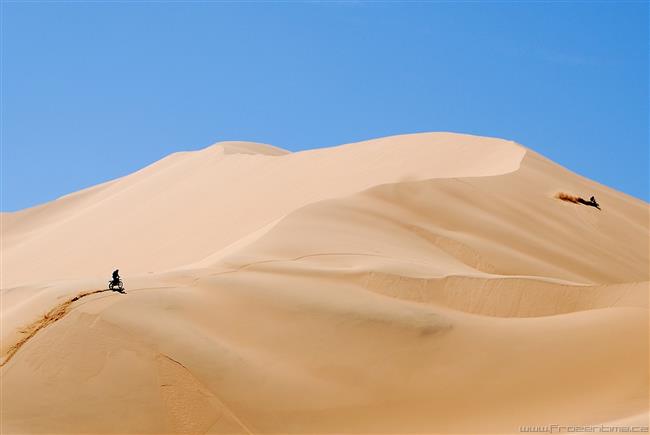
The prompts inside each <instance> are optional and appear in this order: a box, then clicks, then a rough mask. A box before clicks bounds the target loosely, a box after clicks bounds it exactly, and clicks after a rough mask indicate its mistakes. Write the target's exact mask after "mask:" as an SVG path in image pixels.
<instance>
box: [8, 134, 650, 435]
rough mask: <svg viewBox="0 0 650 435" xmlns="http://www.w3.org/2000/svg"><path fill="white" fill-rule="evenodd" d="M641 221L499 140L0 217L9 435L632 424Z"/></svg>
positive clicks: (378, 145) (248, 168)
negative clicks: (112, 285)
mask: <svg viewBox="0 0 650 435" xmlns="http://www.w3.org/2000/svg"><path fill="white" fill-rule="evenodd" d="M560 194H563V195H569V196H567V197H576V198H577V197H582V198H589V197H590V196H591V195H594V196H595V197H596V198H597V200H598V202H599V203H600V207H601V210H598V209H596V208H594V207H589V206H585V205H584V204H581V203H576V202H572V201H567V200H562V199H560V196H561V195H560ZM649 217H650V209H649V207H648V204H647V203H645V202H643V201H640V200H638V199H635V198H632V197H630V196H628V195H625V194H623V193H621V192H618V191H616V190H613V189H610V188H608V187H606V186H603V185H601V184H598V183H596V182H593V181H591V180H588V179H586V178H584V177H581V176H579V175H577V174H574V173H572V172H570V171H569V170H567V169H565V168H563V167H561V166H559V165H557V164H555V163H554V162H552V161H550V160H548V159H546V158H544V157H542V156H541V155H539V154H537V153H535V152H534V151H532V150H529V149H527V148H525V147H523V146H521V145H519V144H516V143H514V142H511V141H506V140H501V139H493V138H484V137H477V136H469V135H459V134H452V133H422V134H414V135H402V136H393V137H387V138H381V139H375V140H370V141H365V142H359V143H353V144H347V145H342V146H337V147H332V148H325V149H318V150H310V151H303V152H299V153H290V152H288V151H285V150H282V149H280V148H276V147H272V146H270V145H264V144H255V143H247V142H224V143H218V144H215V145H213V146H211V147H208V148H206V149H204V150H201V151H195V152H183V153H176V154H172V155H170V156H168V157H166V158H164V159H162V160H161V161H159V162H156V163H154V164H153V165H150V166H148V167H146V168H144V169H142V170H140V171H138V172H136V173H134V174H131V175H128V176H126V177H123V178H120V179H117V180H113V181H110V182H108V183H104V184H102V185H98V186H95V187H92V188H89V189H85V190H82V191H80V192H77V193H74V194H71V195H67V196H64V197H62V198H59V199H58V200H55V201H52V202H50V203H47V204H44V205H41V206H38V207H34V208H31V209H26V210H22V211H19V212H15V213H2V215H1V219H2V233H1V236H2V240H1V242H2V243H1V245H2V246H1V248H2V250H1V255H2V259H1V260H2V270H1V272H2V274H1V275H2V276H1V277H0V292H1V293H0V294H1V296H2V304H1V307H0V308H1V309H0V314H1V316H2V318H1V320H2V331H1V334H0V338H1V339H2V343H1V345H0V352H1V354H2V359H1V364H2V367H1V368H0V375H1V387H2V403H1V404H0V407H1V409H0V411H1V417H2V418H1V422H0V430H1V432H2V433H224V434H225V433H228V434H230V433H242V434H246V433H274V434H276V433H294V434H307V433H333V434H334V433H336V434H340V433H373V434H374V433H517V432H519V429H520V427H521V426H524V425H545V424H557V425H600V424H618V425H645V426H647V425H648V411H649V409H650V407H649V403H648V397H649V394H648V393H649V392H648V389H649V387H648V384H649V379H648V367H649V357H648V351H649V349H648V347H649V340H648V335H649V329H650V328H649V323H648V322H649V320H648V311H649V308H648V299H649V292H648V290H649V283H648V281H649V280H650V258H649V242H650V228H649V226H650V219H649ZM115 268H119V269H120V272H121V275H122V277H123V279H124V281H125V285H126V292H127V293H126V294H119V293H116V292H111V291H101V290H103V289H106V285H107V284H106V283H107V280H108V279H109V278H110V273H111V272H112V270H113V269H115ZM93 292H96V293H93ZM80 296H81V297H80ZM75 298H77V299H75Z"/></svg>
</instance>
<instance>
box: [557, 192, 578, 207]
mask: <svg viewBox="0 0 650 435" xmlns="http://www.w3.org/2000/svg"><path fill="white" fill-rule="evenodd" d="M555 197H556V198H557V199H561V200H562V201H567V202H572V203H574V204H580V200H581V199H582V198H580V197H579V196H575V195H571V194H570V193H564V192H559V193H558V194H557V195H555Z"/></svg>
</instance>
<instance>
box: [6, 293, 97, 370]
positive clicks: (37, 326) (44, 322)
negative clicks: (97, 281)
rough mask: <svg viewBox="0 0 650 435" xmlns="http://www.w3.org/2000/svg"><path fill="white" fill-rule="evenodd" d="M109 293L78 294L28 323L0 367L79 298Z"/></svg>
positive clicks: (60, 316)
mask: <svg viewBox="0 0 650 435" xmlns="http://www.w3.org/2000/svg"><path fill="white" fill-rule="evenodd" d="M107 291H110V290H109V289H103V290H92V291H87V292H82V293H79V294H78V295H77V296H75V297H73V298H70V299H68V300H67V301H65V302H61V303H60V304H59V305H57V306H56V307H54V308H52V309H51V310H50V311H48V312H47V313H45V314H43V316H42V317H41V318H40V319H38V320H35V321H34V322H32V323H30V324H29V325H27V326H26V327H25V328H23V329H22V330H21V331H20V332H21V333H23V334H25V336H24V337H23V338H21V339H20V340H19V341H18V342H17V343H16V344H14V345H13V346H11V347H10V348H9V350H8V351H7V353H6V355H5V357H4V360H3V361H2V362H0V367H2V366H4V365H5V364H7V363H8V362H9V360H11V358H12V357H13V356H14V355H15V354H16V352H18V350H19V349H20V348H21V347H22V346H23V345H24V344H25V343H27V342H28V341H29V340H30V339H31V338H32V337H33V336H34V335H36V333H37V332H38V331H40V330H41V329H43V328H45V327H46V326H49V325H51V324H52V323H54V322H56V321H57V320H60V319H62V318H63V317H64V316H65V315H66V314H68V310H69V308H70V306H71V305H72V303H73V302H75V301H78V300H79V299H81V298H85V297H86V296H90V295H94V294H95V293H101V292H107Z"/></svg>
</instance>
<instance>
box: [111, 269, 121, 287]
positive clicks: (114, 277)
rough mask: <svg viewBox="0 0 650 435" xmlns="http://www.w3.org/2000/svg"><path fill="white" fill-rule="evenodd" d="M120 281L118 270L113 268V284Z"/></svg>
mask: <svg viewBox="0 0 650 435" xmlns="http://www.w3.org/2000/svg"><path fill="white" fill-rule="evenodd" d="M119 283H120V270H119V269H115V270H114V271H113V284H115V285H118V284H119Z"/></svg>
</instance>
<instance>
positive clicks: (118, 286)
mask: <svg viewBox="0 0 650 435" xmlns="http://www.w3.org/2000/svg"><path fill="white" fill-rule="evenodd" d="M108 289H109V290H117V291H120V292H121V291H124V283H123V282H122V280H121V279H118V280H117V281H115V280H110V281H108Z"/></svg>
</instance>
